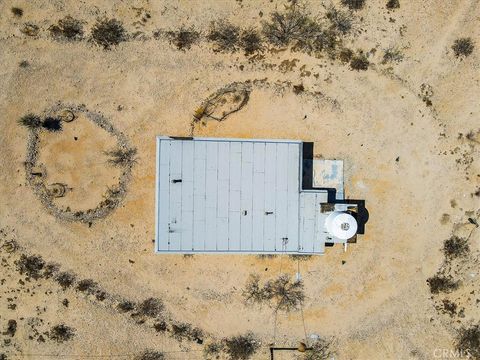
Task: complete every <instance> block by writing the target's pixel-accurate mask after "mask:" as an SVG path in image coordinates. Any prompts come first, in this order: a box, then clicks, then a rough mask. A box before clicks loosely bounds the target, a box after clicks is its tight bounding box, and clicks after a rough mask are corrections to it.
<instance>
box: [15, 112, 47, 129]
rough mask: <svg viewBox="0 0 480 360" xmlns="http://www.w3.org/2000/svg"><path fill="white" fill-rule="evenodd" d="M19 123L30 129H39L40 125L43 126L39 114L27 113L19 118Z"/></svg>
mask: <svg viewBox="0 0 480 360" xmlns="http://www.w3.org/2000/svg"><path fill="white" fill-rule="evenodd" d="M18 123H19V124H20V125H22V126H25V127H26V128H29V129H32V130H33V129H38V128H39V127H40V126H42V120H41V119H40V117H39V116H37V115H34V114H27V115H24V116H22V117H21V118H20V119H19V120H18Z"/></svg>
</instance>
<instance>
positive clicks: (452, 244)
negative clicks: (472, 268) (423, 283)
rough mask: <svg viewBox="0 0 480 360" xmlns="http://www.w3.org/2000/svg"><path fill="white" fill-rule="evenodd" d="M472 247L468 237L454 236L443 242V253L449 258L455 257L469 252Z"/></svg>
mask: <svg viewBox="0 0 480 360" xmlns="http://www.w3.org/2000/svg"><path fill="white" fill-rule="evenodd" d="M469 251H470V247H469V245H468V241H467V239H462V238H459V237H458V236H452V237H451V238H450V239H447V240H445V241H444V242H443V253H444V254H445V257H446V258H447V259H453V258H457V257H460V256H464V255H466V254H468V252H469Z"/></svg>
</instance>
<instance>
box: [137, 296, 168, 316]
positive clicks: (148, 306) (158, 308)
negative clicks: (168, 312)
mask: <svg viewBox="0 0 480 360" xmlns="http://www.w3.org/2000/svg"><path fill="white" fill-rule="evenodd" d="M163 309H164V306H163V302H162V300H160V299H156V298H148V299H146V300H144V301H142V302H141V303H140V304H139V305H138V313H139V314H140V315H143V316H148V317H157V316H158V315H160V314H161V312H162V311H163Z"/></svg>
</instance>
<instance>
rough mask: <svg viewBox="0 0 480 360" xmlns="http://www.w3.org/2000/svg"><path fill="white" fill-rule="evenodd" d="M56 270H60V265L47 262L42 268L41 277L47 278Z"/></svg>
mask: <svg viewBox="0 0 480 360" xmlns="http://www.w3.org/2000/svg"><path fill="white" fill-rule="evenodd" d="M58 270H60V265H58V264H56V263H48V264H47V265H45V267H44V268H43V277H44V278H45V279H49V278H51V277H53V276H54V275H55V274H56V273H57V272H58Z"/></svg>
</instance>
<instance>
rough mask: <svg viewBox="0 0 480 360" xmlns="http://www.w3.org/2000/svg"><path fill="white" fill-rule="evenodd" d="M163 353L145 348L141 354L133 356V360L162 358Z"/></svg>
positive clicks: (163, 357) (163, 356)
mask: <svg viewBox="0 0 480 360" xmlns="http://www.w3.org/2000/svg"><path fill="white" fill-rule="evenodd" d="M164 359H165V355H164V354H163V353H162V352H160V351H155V350H145V351H144V352H143V353H142V354H140V355H138V356H136V357H135V360H164Z"/></svg>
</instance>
